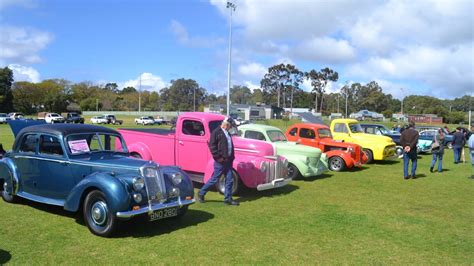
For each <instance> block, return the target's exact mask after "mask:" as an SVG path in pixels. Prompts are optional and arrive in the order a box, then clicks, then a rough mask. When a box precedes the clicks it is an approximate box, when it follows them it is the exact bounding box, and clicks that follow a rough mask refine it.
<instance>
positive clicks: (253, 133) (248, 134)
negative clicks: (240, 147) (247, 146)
mask: <svg viewBox="0 0 474 266" xmlns="http://www.w3.org/2000/svg"><path fill="white" fill-rule="evenodd" d="M244 138H246V139H256V140H265V136H264V135H263V134H262V133H260V132H258V131H252V130H247V131H245V136H244Z"/></svg>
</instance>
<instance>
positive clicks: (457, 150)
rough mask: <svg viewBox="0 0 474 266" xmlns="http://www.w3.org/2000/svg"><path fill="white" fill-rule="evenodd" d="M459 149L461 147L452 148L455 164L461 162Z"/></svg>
mask: <svg viewBox="0 0 474 266" xmlns="http://www.w3.org/2000/svg"><path fill="white" fill-rule="evenodd" d="M461 149H462V147H453V151H454V162H455V163H459V161H460V160H461Z"/></svg>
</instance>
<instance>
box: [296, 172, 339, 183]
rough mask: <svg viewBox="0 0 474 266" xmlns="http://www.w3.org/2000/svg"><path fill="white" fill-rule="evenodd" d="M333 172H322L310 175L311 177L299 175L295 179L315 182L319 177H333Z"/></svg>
mask: <svg viewBox="0 0 474 266" xmlns="http://www.w3.org/2000/svg"><path fill="white" fill-rule="evenodd" d="M331 177H332V174H326V173H324V174H320V175H315V176H309V177H299V178H298V179H296V180H295V181H303V182H313V181H315V180H319V179H326V178H331Z"/></svg>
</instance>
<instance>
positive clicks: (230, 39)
mask: <svg viewBox="0 0 474 266" xmlns="http://www.w3.org/2000/svg"><path fill="white" fill-rule="evenodd" d="M227 8H229V9H230V20H229V66H228V68H227V115H228V116H229V115H230V72H231V71H230V70H231V62H232V11H234V12H235V8H236V5H235V4H234V3H232V2H231V1H228V2H227Z"/></svg>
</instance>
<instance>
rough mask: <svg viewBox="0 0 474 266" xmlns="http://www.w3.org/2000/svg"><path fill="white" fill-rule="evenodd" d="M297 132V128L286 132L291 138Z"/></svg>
mask: <svg viewBox="0 0 474 266" xmlns="http://www.w3.org/2000/svg"><path fill="white" fill-rule="evenodd" d="M297 131H298V128H296V127H294V128H292V129H291V130H290V132H288V133H289V134H290V135H291V136H296V132H297Z"/></svg>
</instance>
